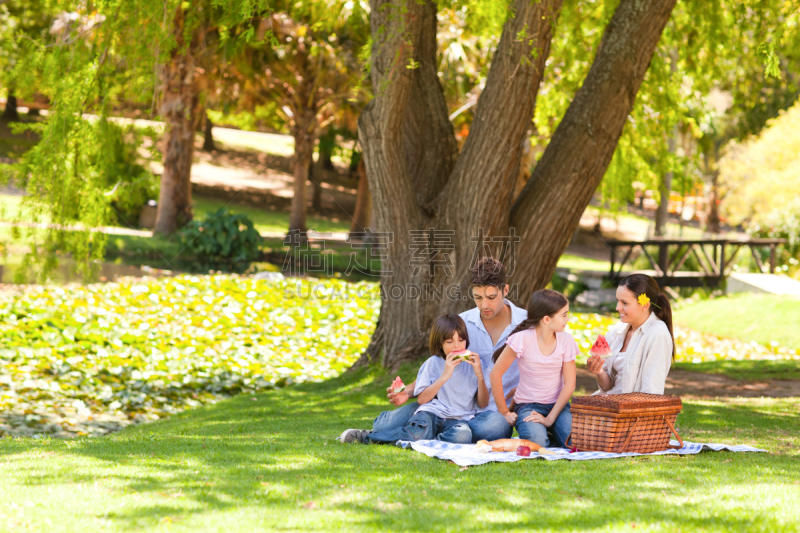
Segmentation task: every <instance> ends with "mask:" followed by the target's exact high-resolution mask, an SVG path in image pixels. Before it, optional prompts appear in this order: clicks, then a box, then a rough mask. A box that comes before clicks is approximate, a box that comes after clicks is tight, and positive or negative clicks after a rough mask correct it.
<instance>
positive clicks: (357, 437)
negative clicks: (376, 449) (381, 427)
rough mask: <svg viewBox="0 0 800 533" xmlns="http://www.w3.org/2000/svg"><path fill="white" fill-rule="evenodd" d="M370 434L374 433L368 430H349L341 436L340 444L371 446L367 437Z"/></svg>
mask: <svg viewBox="0 0 800 533" xmlns="http://www.w3.org/2000/svg"><path fill="white" fill-rule="evenodd" d="M370 433H372V431H370V430H368V429H347V430H345V432H344V433H342V434H341V435H339V442H341V443H342V444H350V443H351V442H360V443H361V444H369V440H367V437H368V436H369V434H370Z"/></svg>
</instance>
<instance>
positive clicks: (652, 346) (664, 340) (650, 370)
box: [586, 274, 675, 394]
mask: <svg viewBox="0 0 800 533" xmlns="http://www.w3.org/2000/svg"><path fill="white" fill-rule="evenodd" d="M617 312H618V313H619V319H620V323H619V324H616V325H614V326H612V328H611V329H610V330H609V332H608V334H607V335H606V340H607V341H608V346H609V348H610V349H611V354H612V355H611V356H610V357H609V358H608V359H606V360H605V361H604V360H603V358H602V357H599V356H597V355H593V356H592V357H590V358H589V360H588V361H587V362H586V366H587V368H588V369H589V371H590V372H591V373H592V374H594V375H595V376H596V377H597V385H598V386H599V387H600V390H598V391H597V392H596V393H595V394H624V393H627V392H646V393H650V394H664V384H665V383H666V381H667V374H668V373H669V367H670V364H671V363H672V358H673V357H675V338H674V337H673V335H672V308H671V307H670V305H669V300H668V299H667V297H666V296H665V295H664V294H662V293H661V291H660V290H659V288H658V283H657V282H656V280H654V279H653V278H651V277H650V276H647V275H645V274H632V275H630V276H628V277H627V278H625V279H623V280H622V281H620V283H619V287H617Z"/></svg>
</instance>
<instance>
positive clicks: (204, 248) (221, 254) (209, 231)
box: [179, 208, 261, 272]
mask: <svg viewBox="0 0 800 533" xmlns="http://www.w3.org/2000/svg"><path fill="white" fill-rule="evenodd" d="M179 238H180V241H181V245H182V246H183V249H184V252H185V253H186V254H187V255H190V256H192V257H194V258H195V261H196V265H197V267H198V268H199V269H201V270H208V269H213V270H224V271H231V272H244V271H245V270H247V268H248V267H249V266H250V263H251V262H253V261H255V260H256V259H258V257H259V255H260V254H261V251H260V250H259V244H260V243H261V235H259V233H258V231H256V229H255V228H254V227H253V223H252V222H251V221H250V219H249V218H247V217H246V216H244V215H235V214H232V213H230V212H229V211H228V210H227V209H225V208H222V209H220V210H219V211H217V212H216V213H210V214H208V215H206V217H205V218H204V219H203V220H193V221H192V222H190V223H189V224H188V225H187V226H186V227H185V228H183V229H182V230H181V232H180V234H179Z"/></svg>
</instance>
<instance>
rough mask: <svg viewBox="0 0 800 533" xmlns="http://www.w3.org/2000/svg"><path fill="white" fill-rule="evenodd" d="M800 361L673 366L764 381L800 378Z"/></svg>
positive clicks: (728, 362)
mask: <svg viewBox="0 0 800 533" xmlns="http://www.w3.org/2000/svg"><path fill="white" fill-rule="evenodd" d="M798 363H800V361H796V360H791V359H788V360H778V361H768V360H749V361H735V360H721V361H705V362H702V363H674V365H673V367H674V368H677V369H680V370H689V371H691V372H702V373H704V374H722V375H725V376H728V377H730V378H733V379H744V378H747V380H748V381H762V380H770V379H800V364H798Z"/></svg>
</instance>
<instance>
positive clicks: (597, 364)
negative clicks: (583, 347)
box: [586, 355, 605, 376]
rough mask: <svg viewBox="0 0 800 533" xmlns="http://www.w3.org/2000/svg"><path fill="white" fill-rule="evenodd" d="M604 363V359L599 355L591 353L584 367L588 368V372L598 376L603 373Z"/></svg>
mask: <svg viewBox="0 0 800 533" xmlns="http://www.w3.org/2000/svg"><path fill="white" fill-rule="evenodd" d="M604 364H605V360H604V359H603V358H602V357H600V356H599V355H593V356H591V357H590V358H589V359H588V360H587V361H586V368H587V369H589V372H591V373H592V374H594V375H595V376H599V375H600V374H602V373H603V365H604Z"/></svg>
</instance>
